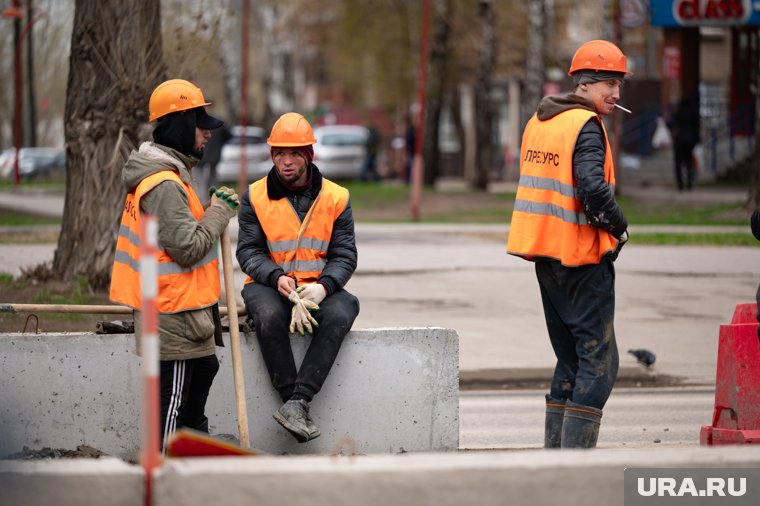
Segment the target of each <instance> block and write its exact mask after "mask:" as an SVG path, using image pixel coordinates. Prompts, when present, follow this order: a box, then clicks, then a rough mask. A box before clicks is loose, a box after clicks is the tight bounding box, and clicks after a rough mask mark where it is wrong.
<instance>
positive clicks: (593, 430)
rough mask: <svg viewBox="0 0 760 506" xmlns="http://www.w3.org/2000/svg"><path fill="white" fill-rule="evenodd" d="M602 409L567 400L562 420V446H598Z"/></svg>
mask: <svg viewBox="0 0 760 506" xmlns="http://www.w3.org/2000/svg"><path fill="white" fill-rule="evenodd" d="M601 421H602V410H601V409H597V408H592V407H591V406H584V405H582V404H576V403H574V402H572V401H567V404H566V405H565V418H564V420H563V422H562V448H596V440H597V438H598V437H599V424H600V423H601Z"/></svg>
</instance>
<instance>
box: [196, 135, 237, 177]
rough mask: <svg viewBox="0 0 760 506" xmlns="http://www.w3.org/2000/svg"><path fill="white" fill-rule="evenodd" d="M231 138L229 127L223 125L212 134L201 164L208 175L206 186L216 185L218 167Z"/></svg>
mask: <svg viewBox="0 0 760 506" xmlns="http://www.w3.org/2000/svg"><path fill="white" fill-rule="evenodd" d="M231 138H232V133H231V132H230V129H229V128H227V125H222V126H220V127H219V128H217V129H215V130H214V131H213V132H211V138H210V139H209V140H208V142H207V143H206V147H205V148H204V149H203V158H201V162H200V165H201V167H202V168H203V169H204V173H205V174H206V184H205V185H204V186H206V187H209V186H214V185H216V166H217V165H219V160H221V159H222V148H223V147H224V145H225V144H227V141H229V140H230V139H231Z"/></svg>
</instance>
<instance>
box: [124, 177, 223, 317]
mask: <svg viewBox="0 0 760 506" xmlns="http://www.w3.org/2000/svg"><path fill="white" fill-rule="evenodd" d="M166 180H172V181H175V182H176V183H178V184H179V185H180V186H181V187H182V188H183V189H184V190H185V194H186V195H187V200H188V205H189V208H190V212H191V213H192V215H193V217H194V218H195V219H196V220H200V219H201V218H202V217H203V213H204V210H203V205H202V204H201V202H200V199H198V196H197V195H196V194H195V191H194V190H193V188H192V186H190V185H186V184H185V183H183V182H182V180H181V179H180V178H179V175H177V173H176V172H174V171H169V170H167V171H161V172H157V173H155V174H152V175H150V176H148V177H146V178H145V179H143V180H142V181H141V182H140V184H139V185H138V186H137V188H136V189H135V191H134V193H130V194H128V195H127V198H126V200H125V203H124V211H123V212H122V216H121V226H120V227H119V235H118V238H117V242H116V251H115V252H114V263H113V270H112V273H111V294H110V297H111V300H113V301H114V302H117V303H120V304H125V305H127V306H129V307H132V308H134V309H138V310H139V309H140V308H141V306H142V302H141V295H140V245H141V243H142V239H141V237H140V201H141V199H142V197H143V196H144V195H145V194H146V193H148V192H149V191H150V190H152V189H153V188H154V187H155V186H156V185H158V184H159V183H161V182H163V181H166ZM158 283H159V293H158V297H157V299H156V302H157V304H158V310H159V312H161V313H178V312H181V311H188V310H192V309H201V308H204V307H208V306H211V305H213V304H216V303H217V302H218V300H219V296H220V293H221V287H220V283H219V261H218V259H217V252H216V245H214V247H212V248H211V250H210V251H209V252H208V253H206V255H205V256H204V257H203V258H202V259H201V260H199V261H198V262H197V263H196V264H195V265H192V266H190V267H183V266H181V265H179V264H178V263H176V262H175V261H174V260H173V259H172V257H171V256H169V254H168V253H167V252H166V251H164V250H161V252H160V253H159V255H158Z"/></svg>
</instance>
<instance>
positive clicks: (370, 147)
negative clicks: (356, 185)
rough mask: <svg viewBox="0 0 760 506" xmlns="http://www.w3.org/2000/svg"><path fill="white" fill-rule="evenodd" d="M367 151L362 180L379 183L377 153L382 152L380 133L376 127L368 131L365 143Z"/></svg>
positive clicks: (371, 127)
mask: <svg viewBox="0 0 760 506" xmlns="http://www.w3.org/2000/svg"><path fill="white" fill-rule="evenodd" d="M364 148H365V150H366V152H365V155H364V164H363V165H362V173H361V180H362V181H377V180H378V179H379V177H378V175H377V153H378V151H379V150H380V133H379V132H378V131H377V128H375V126H374V125H370V126H369V128H368V129H367V140H366V141H365V142H364Z"/></svg>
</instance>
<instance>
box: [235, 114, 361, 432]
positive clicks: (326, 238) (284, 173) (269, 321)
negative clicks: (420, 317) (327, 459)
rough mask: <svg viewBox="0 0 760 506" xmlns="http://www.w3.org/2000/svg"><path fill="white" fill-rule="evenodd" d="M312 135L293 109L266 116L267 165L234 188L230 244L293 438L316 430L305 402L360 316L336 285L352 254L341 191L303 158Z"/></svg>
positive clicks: (344, 278) (351, 264) (352, 263)
mask: <svg viewBox="0 0 760 506" xmlns="http://www.w3.org/2000/svg"><path fill="white" fill-rule="evenodd" d="M315 142H316V139H315V138H314V133H313V132H312V129H311V125H309V122H308V121H307V120H306V118H304V117H303V116H301V115H300V114H297V113H294V112H290V113H287V114H284V115H282V116H281V117H280V118H279V119H278V120H277V122H276V123H275V124H274V126H273V127H272V132H271V134H270V136H269V138H268V139H267V143H268V144H269V145H270V146H271V156H272V161H273V162H274V167H273V168H272V170H271V171H270V172H269V174H268V175H267V176H266V177H264V178H262V179H260V180H258V181H256V182H254V183H253V184H251V185H250V187H249V188H248V190H247V191H246V192H245V193H244V194H243V199H242V205H241V208H240V216H239V223H240V232H239V236H238V247H237V259H238V263H239V264H240V267H241V269H242V270H243V272H244V273H246V274H247V275H248V279H247V280H246V284H245V286H244V287H243V299H244V300H245V307H246V309H247V310H248V314H249V315H250V316H251V318H252V319H253V323H254V326H255V328H256V337H257V338H258V340H259V346H260V348H261V354H262V356H263V358H264V362H265V363H266V366H267V369H268V371H269V376H270V378H271V380H272V385H273V386H274V388H275V389H276V390H277V392H278V393H279V395H280V397H281V398H282V401H283V403H284V404H283V405H282V407H281V408H280V409H279V410H277V411H276V412H275V413H274V418H275V420H277V422H278V423H279V424H280V425H282V426H283V427H284V428H285V429H286V430H287V431H288V432H290V433H291V434H292V435H293V437H295V438H296V440H298V442H300V443H305V442H306V441H309V440H311V439H314V438H315V437H317V436H319V435H320V431H319V428H318V427H317V425H316V424H315V423H314V420H313V419H312V418H311V415H310V414H309V409H310V403H311V402H312V400H313V398H314V396H315V395H316V394H317V393H318V392H319V390H320V389H321V388H322V384H323V383H324V382H325V380H326V379H327V375H328V373H329V372H330V369H331V368H332V365H333V363H334V362H335V358H336V356H337V355H338V351H339V350H340V346H341V344H342V343H343V338H344V337H345V336H346V334H347V333H348V331H349V330H351V325H353V323H354V320H355V319H356V317H357V315H358V314H359V301H358V300H357V298H356V297H354V296H353V295H351V294H350V293H348V292H347V291H346V290H344V289H343V287H344V285H345V284H346V283H347V282H348V280H349V279H351V276H352V275H353V273H354V270H356V261H357V251H356V237H355V235H354V218H353V213H352V211H351V203H350V201H349V195H348V190H346V189H345V188H343V187H341V186H339V185H337V184H335V183H333V182H332V181H330V180H328V179H325V178H324V177H323V176H322V174H321V173H320V172H319V169H318V168H317V166H316V165H315V164H314V163H312V161H313V159H314V150H313V148H312V144H314V143H315ZM317 309H318V311H317ZM311 310H314V312H313V313H311V312H310V311H311ZM296 329H298V331H299V333H300V334H301V335H303V334H304V331H306V332H309V333H311V334H312V335H313V337H312V339H311V343H310V344H309V348H308V350H307V351H306V356H305V357H304V359H303V362H302V363H301V366H300V368H298V369H296V365H295V360H294V358H293V352H292V350H291V347H290V335H289V332H290V333H293V332H294V331H295V330H296Z"/></svg>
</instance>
